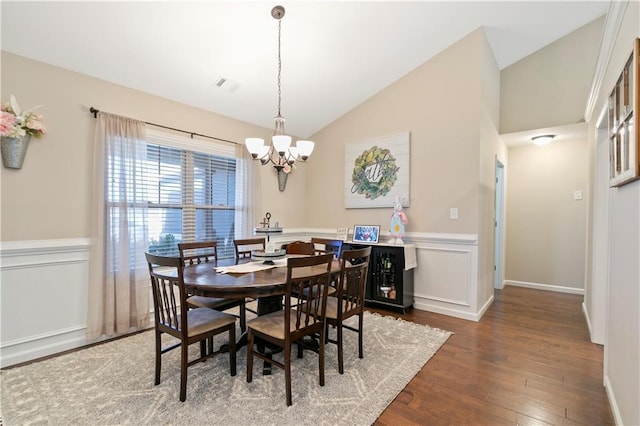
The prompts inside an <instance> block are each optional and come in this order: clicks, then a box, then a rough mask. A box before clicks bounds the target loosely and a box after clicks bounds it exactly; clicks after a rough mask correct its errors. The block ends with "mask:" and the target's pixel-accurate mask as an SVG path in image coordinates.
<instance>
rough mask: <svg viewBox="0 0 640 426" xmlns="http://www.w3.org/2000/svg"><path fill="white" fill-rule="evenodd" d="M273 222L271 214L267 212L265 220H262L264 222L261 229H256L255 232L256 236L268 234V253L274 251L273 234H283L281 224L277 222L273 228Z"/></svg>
mask: <svg viewBox="0 0 640 426" xmlns="http://www.w3.org/2000/svg"><path fill="white" fill-rule="evenodd" d="M270 220H271V213H269V212H267V213H266V214H265V215H264V219H262V222H260V225H262V226H260V227H256V228H255V229H254V230H253V231H254V232H255V233H256V234H267V247H266V249H267V250H266V251H269V252H271V251H273V250H274V247H273V245H271V244H270V243H271V238H270V236H271V234H277V233H282V228H280V223H279V222H276V223H275V225H274V226H271V223H270Z"/></svg>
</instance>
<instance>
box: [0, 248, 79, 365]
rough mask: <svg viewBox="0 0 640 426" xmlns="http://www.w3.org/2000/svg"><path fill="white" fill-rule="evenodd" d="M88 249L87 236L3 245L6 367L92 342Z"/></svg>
mask: <svg viewBox="0 0 640 426" xmlns="http://www.w3.org/2000/svg"><path fill="white" fill-rule="evenodd" d="M89 249H90V240H89V239H84V238H79V239H64V240H46V241H8V242H2V247H1V248H0V260H1V266H0V273H1V275H0V299H1V301H0V302H1V309H2V311H1V320H2V330H1V332H2V334H1V339H0V365H1V366H2V367H6V366H10V365H13V364H16V363H19V362H23V361H28V360H31V359H34V358H38V357H42V356H45V355H49V354H53V353H57V352H60V351H63V350H67V349H71V348H75V347H79V346H82V345H84V344H86V343H88V342H87V341H86V339H85V328H86V311H87V282H88V271H89Z"/></svg>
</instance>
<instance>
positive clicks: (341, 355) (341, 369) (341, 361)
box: [336, 321, 344, 374]
mask: <svg viewBox="0 0 640 426" xmlns="http://www.w3.org/2000/svg"><path fill="white" fill-rule="evenodd" d="M342 332H343V328H342V321H340V322H338V338H337V339H336V340H337V342H338V373H340V374H344V352H343V351H342Z"/></svg>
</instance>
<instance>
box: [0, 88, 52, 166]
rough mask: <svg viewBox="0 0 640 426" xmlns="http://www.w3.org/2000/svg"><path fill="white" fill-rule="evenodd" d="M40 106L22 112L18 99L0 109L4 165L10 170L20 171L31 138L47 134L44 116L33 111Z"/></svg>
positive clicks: (0, 134)
mask: <svg viewBox="0 0 640 426" xmlns="http://www.w3.org/2000/svg"><path fill="white" fill-rule="evenodd" d="M39 107H40V106H37V107H34V108H31V109H29V110H26V111H22V109H21V108H20V105H18V101H17V100H16V97H15V96H13V95H11V98H10V100H9V102H7V103H5V104H2V105H1V109H0V137H1V144H2V146H1V148H2V164H3V165H4V166H5V167H7V168H9V169H20V168H22V163H23V162H24V157H25V155H26V154H27V148H28V147H29V141H30V140H31V136H34V137H36V138H39V137H41V136H42V135H44V134H45V133H46V132H47V129H46V128H45V127H44V125H43V124H42V116H41V115H39V114H36V113H34V112H33V111H34V110H35V109H37V108H39Z"/></svg>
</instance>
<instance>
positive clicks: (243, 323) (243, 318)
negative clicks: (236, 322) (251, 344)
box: [239, 299, 247, 333]
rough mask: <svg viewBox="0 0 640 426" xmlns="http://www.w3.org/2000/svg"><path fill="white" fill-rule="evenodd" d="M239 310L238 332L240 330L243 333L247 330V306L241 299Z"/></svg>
mask: <svg viewBox="0 0 640 426" xmlns="http://www.w3.org/2000/svg"><path fill="white" fill-rule="evenodd" d="M239 309H240V330H242V332H243V333H244V332H245V331H246V330H247V304H246V301H245V299H242V302H241V303H240V306H239Z"/></svg>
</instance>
